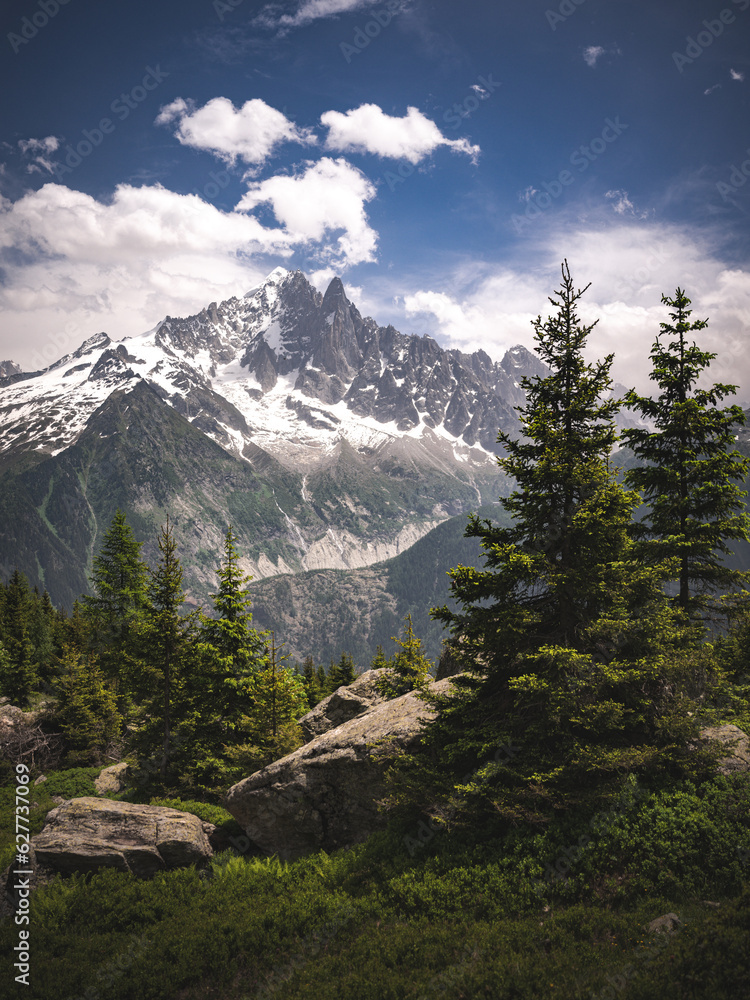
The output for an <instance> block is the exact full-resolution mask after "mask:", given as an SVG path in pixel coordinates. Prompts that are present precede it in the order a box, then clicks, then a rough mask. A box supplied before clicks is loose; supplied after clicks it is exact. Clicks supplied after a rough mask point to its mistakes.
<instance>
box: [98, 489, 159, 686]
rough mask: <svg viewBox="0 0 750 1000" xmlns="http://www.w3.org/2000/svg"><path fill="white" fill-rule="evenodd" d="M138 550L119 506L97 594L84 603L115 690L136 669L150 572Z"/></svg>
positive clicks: (106, 545) (100, 564)
mask: <svg viewBox="0 0 750 1000" xmlns="http://www.w3.org/2000/svg"><path fill="white" fill-rule="evenodd" d="M140 552H141V543H140V542H138V541H136V539H135V536H134V535H133V531H132V528H131V527H130V525H129V524H128V522H127V518H126V517H125V514H124V513H123V511H122V510H120V509H119V508H118V509H117V511H116V512H115V515H114V517H113V518H112V523H111V524H110V526H109V529H108V530H107V532H106V534H105V536H104V541H103V544H102V547H101V550H100V551H99V554H98V555H97V557H96V558H95V559H94V565H93V572H92V576H91V583H92V586H93V588H94V591H95V595H94V596H92V597H89V596H86V597H84V599H83V600H84V609H85V614H86V616H87V618H88V620H89V623H90V627H91V633H92V643H93V647H94V649H96V651H97V652H98V653H99V656H100V659H101V663H102V667H103V669H104V671H105V673H106V674H107V676H108V677H109V678H110V679H111V680H112V681H113V682H114V685H115V689H116V690H121V689H122V686H123V681H126V680H127V677H128V675H129V674H130V673H132V671H133V669H134V658H135V643H136V636H137V633H138V622H139V619H140V616H141V615H142V613H143V610H144V607H145V603H146V579H147V575H148V568H147V567H146V565H145V563H144V562H143V561H142V560H141V554H140Z"/></svg>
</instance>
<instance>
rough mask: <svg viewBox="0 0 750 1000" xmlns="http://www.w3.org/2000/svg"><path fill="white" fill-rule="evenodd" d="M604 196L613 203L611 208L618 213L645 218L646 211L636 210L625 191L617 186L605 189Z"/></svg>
mask: <svg viewBox="0 0 750 1000" xmlns="http://www.w3.org/2000/svg"><path fill="white" fill-rule="evenodd" d="M604 197H605V198H607V200H608V201H611V202H613V203H614V204H613V205H612V208H613V209H614V210H615V212H616V213H617V214H618V215H631V216H632V215H634V216H637V217H638V218H639V219H645V218H646V217H647V215H648V213H647V212H637V211H636V208H635V205H634V204H633V202H632V201H631V200H630V198H629V197H628V192H627V191H621V190H620V189H619V188H616V189H615V190H614V191H607V193H606V194H605V195H604Z"/></svg>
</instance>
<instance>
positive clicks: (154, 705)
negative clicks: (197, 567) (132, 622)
mask: <svg viewBox="0 0 750 1000" xmlns="http://www.w3.org/2000/svg"><path fill="white" fill-rule="evenodd" d="M159 552H160V558H159V563H158V565H157V567H156V569H154V570H150V580H149V582H148V586H147V595H146V604H145V608H144V614H143V618H142V624H141V628H140V644H141V657H142V661H143V662H142V666H141V674H140V678H139V682H140V695H141V699H142V703H143V704H144V706H145V707H146V708H147V709H148V716H149V723H155V724H156V725H158V727H159V729H160V731H161V764H160V774H161V778H162V781H164V780H165V779H166V774H167V767H168V765H169V762H170V758H171V750H172V747H171V741H172V724H173V719H172V709H173V704H174V701H175V697H176V695H177V694H178V693H179V691H178V688H179V685H180V683H181V681H182V668H183V666H184V663H185V661H186V659H187V657H188V655H189V653H190V652H191V648H190V647H191V641H192V639H193V632H194V628H195V617H196V616H195V614H190V615H186V616H182V615H181V614H180V606H181V605H182V603H183V599H184V596H185V594H184V591H183V589H182V566H181V565H180V560H179V557H178V555H177V543H176V541H175V538H174V535H173V532H172V526H171V525H170V523H169V518H168V517H167V522H166V525H164V526H162V529H161V534H160V537H159ZM150 729H151V725H150V724H147V725H146V736H147V741H148V739H149V732H150Z"/></svg>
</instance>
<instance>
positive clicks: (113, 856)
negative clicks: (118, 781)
mask: <svg viewBox="0 0 750 1000" xmlns="http://www.w3.org/2000/svg"><path fill="white" fill-rule="evenodd" d="M33 846H34V851H35V853H36V858H37V860H38V862H39V863H40V864H42V865H46V866H47V867H49V868H53V869H55V870H57V871H62V872H71V871H95V870H96V869H98V868H103V867H111V868H118V869H119V870H120V871H129V872H132V873H133V874H134V875H140V876H150V875H154V874H155V873H156V872H158V871H162V870H163V869H165V868H181V867H184V866H186V865H191V864H200V863H202V862H205V861H207V860H208V859H209V858H210V857H211V855H212V853H213V852H212V850H211V846H210V844H209V842H208V837H207V836H206V832H205V830H204V827H203V824H202V823H201V821H200V819H198V817H197V816H192V815H191V814H190V813H185V812H180V811H179V810H178V809H167V808H164V807H162V806H146V805H135V804H133V803H131V802H115V801H112V800H111V799H99V798H94V797H93V796H85V797H83V798H79V799H68V800H67V801H66V802H63V804H62V805H60V806H58V807H57V808H56V809H53V810H51V812H49V813H48V814H47V822H46V825H45V827H44V829H43V830H42V832H41V833H40V834H38V835H37V836H36V837H34V838H33Z"/></svg>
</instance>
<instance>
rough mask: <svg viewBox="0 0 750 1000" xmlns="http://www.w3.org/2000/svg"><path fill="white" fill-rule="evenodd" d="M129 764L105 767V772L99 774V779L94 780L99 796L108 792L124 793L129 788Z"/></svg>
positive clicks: (123, 763)
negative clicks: (127, 779)
mask: <svg viewBox="0 0 750 1000" xmlns="http://www.w3.org/2000/svg"><path fill="white" fill-rule="evenodd" d="M127 773H128V764H127V763H126V762H125V761H123V762H122V763H121V764H113V765H112V766H111V767H105V768H104V770H103V771H102V772H101V773H100V774H99V777H98V778H95V779H94V788H95V789H96V794H97V795H106V794H107V793H108V792H114V793H115V794H117V793H118V792H122V791H124V790H125V789H126V788H127V784H128V783H127V781H126V777H127Z"/></svg>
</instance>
